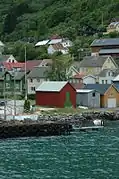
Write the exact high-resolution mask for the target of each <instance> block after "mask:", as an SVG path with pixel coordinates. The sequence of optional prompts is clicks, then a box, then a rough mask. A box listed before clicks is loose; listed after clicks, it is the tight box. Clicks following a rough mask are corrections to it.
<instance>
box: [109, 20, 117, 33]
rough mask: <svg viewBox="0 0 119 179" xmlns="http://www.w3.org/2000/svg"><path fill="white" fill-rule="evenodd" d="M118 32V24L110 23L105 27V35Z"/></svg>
mask: <svg viewBox="0 0 119 179" xmlns="http://www.w3.org/2000/svg"><path fill="white" fill-rule="evenodd" d="M111 32H119V22H111V23H110V24H109V25H108V27H107V33H111Z"/></svg>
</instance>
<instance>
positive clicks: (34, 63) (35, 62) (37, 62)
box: [21, 60, 42, 73]
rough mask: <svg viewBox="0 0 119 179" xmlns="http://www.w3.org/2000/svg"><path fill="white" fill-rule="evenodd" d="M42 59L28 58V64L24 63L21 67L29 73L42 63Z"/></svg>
mask: <svg viewBox="0 0 119 179" xmlns="http://www.w3.org/2000/svg"><path fill="white" fill-rule="evenodd" d="M41 62H42V60H28V61H26V65H25V63H24V65H23V67H22V68H21V71H25V68H26V72H27V73H29V72H30V71H31V70H32V69H33V68H34V67H36V66H39V65H40V64H41Z"/></svg>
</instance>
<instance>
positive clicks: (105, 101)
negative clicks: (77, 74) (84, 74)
mask: <svg viewBox="0 0 119 179" xmlns="http://www.w3.org/2000/svg"><path fill="white" fill-rule="evenodd" d="M84 89H91V90H96V91H98V92H99V93H100V107H101V108H116V107H118V106H119V91H118V89H117V88H116V86H115V85H113V84H87V85H86V86H85V87H84Z"/></svg>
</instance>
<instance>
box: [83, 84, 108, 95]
mask: <svg viewBox="0 0 119 179" xmlns="http://www.w3.org/2000/svg"><path fill="white" fill-rule="evenodd" d="M110 86H111V85H110V84H87V85H85V86H84V89H95V90H96V91H98V92H99V93H100V94H102V95H103V94H105V92H106V91H107V90H108V88H109V87H110Z"/></svg>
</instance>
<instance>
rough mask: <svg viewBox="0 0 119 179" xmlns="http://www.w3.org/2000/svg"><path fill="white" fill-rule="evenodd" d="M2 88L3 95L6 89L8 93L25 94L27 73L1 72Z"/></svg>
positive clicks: (0, 81)
mask: <svg viewBox="0 0 119 179" xmlns="http://www.w3.org/2000/svg"><path fill="white" fill-rule="evenodd" d="M0 74H1V75H0V90H1V95H3V93H4V91H5V93H6V95H14V92H15V93H16V94H20V95H23V94H24V91H25V85H24V84H25V74H24V72H14V73H13V72H9V71H6V72H0Z"/></svg>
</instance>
